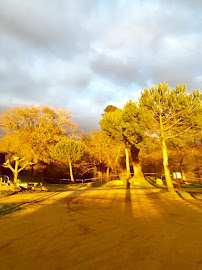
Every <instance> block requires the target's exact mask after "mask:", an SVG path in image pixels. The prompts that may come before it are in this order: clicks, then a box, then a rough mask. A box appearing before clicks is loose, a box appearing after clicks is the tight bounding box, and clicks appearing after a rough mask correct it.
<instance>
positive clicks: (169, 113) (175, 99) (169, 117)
mask: <svg viewBox="0 0 202 270" xmlns="http://www.w3.org/2000/svg"><path fill="white" fill-rule="evenodd" d="M201 98H202V96H201V94H200V92H199V90H195V91H194V92H191V93H190V94H187V93H186V86H185V85H184V86H183V85H182V84H181V85H180V86H179V85H177V86H176V89H170V87H169V86H168V84H166V83H164V84H162V83H160V84H159V85H158V86H157V85H155V86H152V87H151V88H150V89H145V90H144V92H142V95H141V98H140V107H141V110H142V113H143V115H145V123H147V134H150V135H152V136H157V137H159V138H160V140H161V147H162V154H163V166H164V172H165V178H166V182H167V188H168V191H171V192H172V191H173V190H174V188H173V184H172V180H171V176H170V170H169V166H168V153H167V141H168V140H170V139H173V138H176V137H181V136H184V134H186V133H189V132H193V130H195V131H197V130H200V125H201Z"/></svg>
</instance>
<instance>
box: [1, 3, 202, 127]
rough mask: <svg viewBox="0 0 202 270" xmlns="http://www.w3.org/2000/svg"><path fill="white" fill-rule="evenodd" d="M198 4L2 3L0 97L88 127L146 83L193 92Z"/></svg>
mask: <svg viewBox="0 0 202 270" xmlns="http://www.w3.org/2000/svg"><path fill="white" fill-rule="evenodd" d="M201 7H202V2H201V0H193V1H189V0H177V1H174V0H170V1H168V0H142V1H140V0H136V1H134V0H125V1H123V0H111V1H108V0H96V1H94V0H75V1H72V0H61V1H55V0H43V1H40V0H35V1H26V0H2V1H1V2H0V51H1V56H0V93H1V100H2V102H4V103H5V104H6V105H5V106H7V104H8V103H10V105H12V104H17V103H18V104H31V103H33V104H36V105H37V104H47V105H50V106H58V107H60V106H61V107H65V108H66V109H67V110H70V112H71V113H72V115H73V119H75V121H76V122H77V123H79V124H80V125H81V126H82V127H83V128H84V129H85V130H88V129H91V128H92V129H95V128H98V122H99V118H100V116H101V113H102V112H103V109H104V108H105V107H106V105H108V104H115V105H116V104H121V103H123V102H125V99H126V98H130V96H131V98H133V96H135V97H136V93H139V90H140V89H143V88H144V87H150V86H151V85H150V84H154V83H159V81H166V82H167V83H169V84H170V85H171V86H175V84H177V83H181V82H182V83H187V84H188V88H189V89H193V88H200V86H201V83H202V78H201V63H202V54H201V51H202V45H201V44H202V35H201V24H202V13H201ZM85 102H86V103H85ZM1 104H2V103H1ZM1 104H0V106H1ZM93 127H94V128H93Z"/></svg>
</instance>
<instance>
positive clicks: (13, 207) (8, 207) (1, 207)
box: [0, 203, 20, 215]
mask: <svg viewBox="0 0 202 270" xmlns="http://www.w3.org/2000/svg"><path fill="white" fill-rule="evenodd" d="M18 210H20V204H19V203H3V204H0V215H7V214H11V213H13V212H16V211H18Z"/></svg>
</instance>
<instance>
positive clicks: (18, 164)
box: [3, 157, 34, 186]
mask: <svg viewBox="0 0 202 270" xmlns="http://www.w3.org/2000/svg"><path fill="white" fill-rule="evenodd" d="M13 160H14V166H12V165H11V163H10V160H9V159H7V161H6V162H5V163H4V164H3V167H5V168H9V169H10V170H11V171H12V172H13V184H14V185H15V186H16V185H17V180H18V174H19V173H20V172H21V171H22V170H24V169H25V167H27V166H29V165H33V164H34V163H32V162H29V161H26V160H25V158H24V157H23V158H19V157H14V158H13Z"/></svg>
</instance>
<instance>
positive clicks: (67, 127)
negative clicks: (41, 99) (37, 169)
mask: <svg viewBox="0 0 202 270" xmlns="http://www.w3.org/2000/svg"><path fill="white" fill-rule="evenodd" d="M0 125H1V127H2V130H3V132H4V137H3V138H2V140H1V148H2V149H4V151H6V152H9V153H10V154H11V155H16V154H17V155H18V156H21V157H26V158H27V159H29V160H31V161H33V162H34V163H35V164H37V163H38V162H39V160H41V161H43V162H46V163H49V162H50V150H51V148H52V147H53V146H54V145H55V144H56V143H57V142H59V141H61V140H63V139H65V138H66V137H75V136H76V133H75V131H76V126H75V125H73V124H72V123H71V116H70V114H69V112H68V111H66V110H64V109H59V108H50V107H48V106H39V107H35V106H22V107H14V108H11V109H9V110H6V111H4V112H3V113H2V116H1V119H0Z"/></svg>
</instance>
